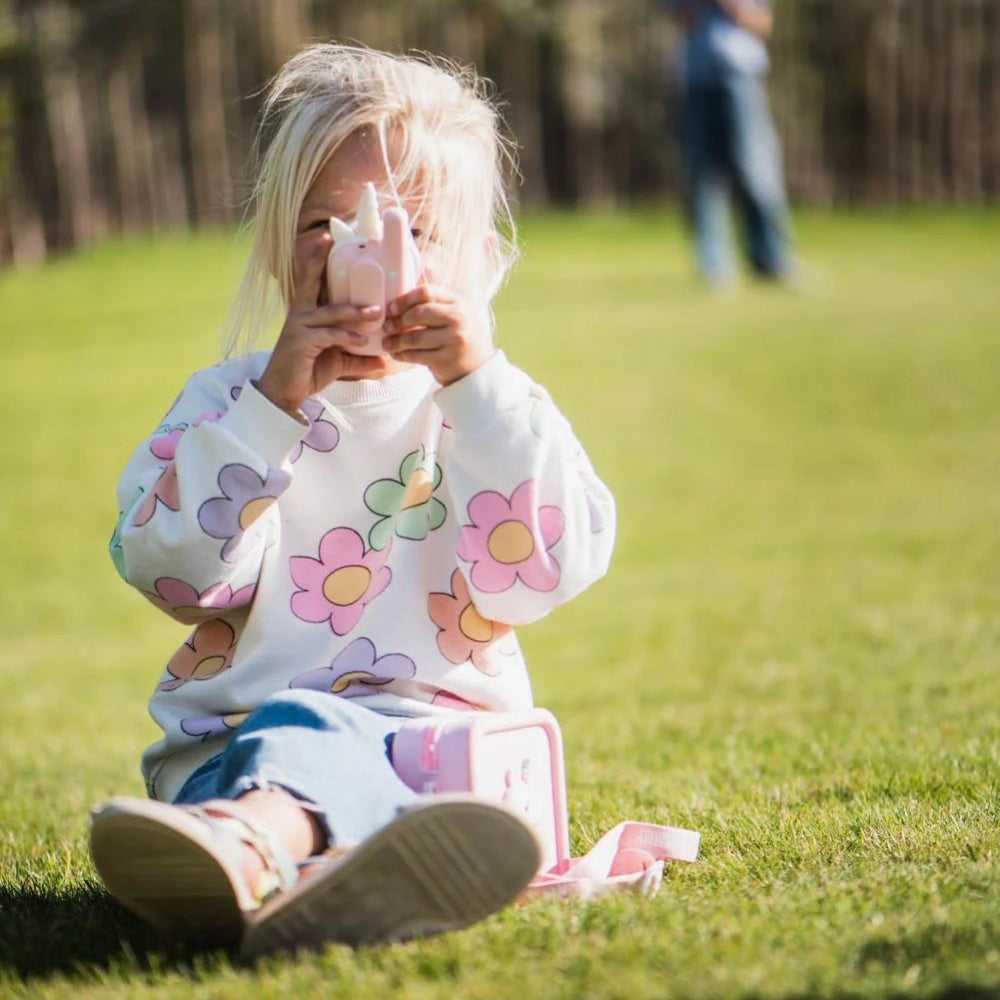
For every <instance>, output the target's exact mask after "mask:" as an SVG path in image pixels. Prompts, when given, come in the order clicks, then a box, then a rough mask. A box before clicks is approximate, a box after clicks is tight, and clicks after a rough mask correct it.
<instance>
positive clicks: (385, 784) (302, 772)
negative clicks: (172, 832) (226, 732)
mask: <svg viewBox="0 0 1000 1000" xmlns="http://www.w3.org/2000/svg"><path fill="white" fill-rule="evenodd" d="M402 722H403V720H402V719H399V718H393V717H390V716H385V715H379V714H378V713H377V712H373V711H372V710H371V709H368V708H363V707H362V706H360V705H357V704H355V703H354V702H352V701H351V700H350V699H348V698H340V697H337V696H336V695H333V694H326V693H324V692H321V691H307V690H295V691H285V692H282V693H281V694H278V695H275V696H274V697H273V698H271V699H269V700H268V701H266V702H264V704H262V705H261V706H260V707H259V708H257V709H256V710H255V711H254V712H252V713H251V714H250V715H249V716H248V717H247V718H246V720H245V721H244V722H243V723H242V724H241V725H240V726H239V728H237V730H236V731H235V732H234V733H233V735H232V736H231V737H230V740H229V742H228V743H227V744H226V747H225V749H224V750H223V751H222V752H221V753H219V754H217V755H216V756H214V757H212V758H210V759H209V760H207V761H206V762H205V763H204V764H202V765H201V767H199V768H198V769H197V770H196V771H195V772H194V773H193V774H192V775H191V776H190V777H189V778H188V779H187V781H186V782H185V783H184V785H183V786H182V787H181V790H180V792H178V794H177V797H176V798H175V799H174V803H175V804H176V805H194V804H196V803H199V802H205V801H207V800H208V799H235V798H239V796H240V795H243V794H245V793H246V792H249V791H252V790H253V789H258V788H280V789H283V790H284V791H286V792H288V793H290V794H291V795H293V796H294V797H295V798H297V799H298V800H299V801H300V802H301V803H302V805H303V807H304V808H306V809H308V810H310V811H311V812H313V813H314V814H315V816H316V818H317V820H318V821H319V824H320V826H321V828H323V830H324V831H325V832H326V835H327V838H328V842H329V844H331V845H332V844H336V843H339V844H354V843H360V842H361V841H363V840H365V839H366V838H367V837H369V836H370V835H371V834H372V833H374V832H375V831H376V830H378V829H380V828H381V827H383V826H385V825H386V824H387V823H389V822H391V821H392V820H393V819H394V818H395V817H396V816H397V814H398V813H399V810H400V809H401V808H404V807H406V806H407V805H410V804H412V803H413V802H414V801H415V799H416V794H415V793H414V792H412V791H411V790H410V789H409V787H407V786H406V785H405V784H404V783H403V782H402V781H401V780H400V779H399V777H398V776H397V775H396V772H395V771H394V770H393V768H392V763H391V760H390V756H389V752H390V749H391V744H392V737H393V736H394V735H395V733H396V732H397V730H398V729H399V727H400V725H401V724H402Z"/></svg>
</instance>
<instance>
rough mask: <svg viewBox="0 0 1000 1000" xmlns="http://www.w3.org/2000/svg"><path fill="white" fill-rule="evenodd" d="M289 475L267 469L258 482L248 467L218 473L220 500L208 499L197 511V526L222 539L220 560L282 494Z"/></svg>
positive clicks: (229, 554) (227, 557)
mask: <svg viewBox="0 0 1000 1000" xmlns="http://www.w3.org/2000/svg"><path fill="white" fill-rule="evenodd" d="M291 481H292V480H291V476H289V475H288V473H287V472H282V471H281V470H280V469H271V470H270V471H269V472H268V474H267V478H266V479H262V478H261V477H260V476H259V475H258V474H257V473H256V472H255V471H254V470H253V469H251V468H250V466H248V465H239V464H233V465H225V466H223V467H222V470H221V471H220V472H219V489H220V490H222V496H221V497H212V499H211V500H206V501H205V502H204V503H203V504H202V505H201V507H199V508H198V523H199V524H200V525H201V528H202V531H204V532H205V534H206V535H211V536H212V538H224V539H225V540H226V544H225V545H223V546H222V558H223V559H225V560H226V561H227V562H229V561H230V560H231V559H232V558H233V557H234V551H235V549H236V548H237V546H238V545H239V544H240V542H241V541H242V540H243V534H244V532H245V531H246V530H247V529H248V528H249V527H250V526H251V525H252V524H253V523H254V521H256V520H257V518H259V517H260V516H261V515H262V514H263V513H264V512H265V511H266V510H267V509H268V508H269V507H270V506H271V505H272V504H273V503H274V502H275V501H276V500H277V499H278V496H279V495H280V494H281V493H283V492H284V490H285V488H286V487H287V486H288V484H289V483H290V482H291Z"/></svg>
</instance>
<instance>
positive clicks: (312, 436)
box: [288, 399, 340, 462]
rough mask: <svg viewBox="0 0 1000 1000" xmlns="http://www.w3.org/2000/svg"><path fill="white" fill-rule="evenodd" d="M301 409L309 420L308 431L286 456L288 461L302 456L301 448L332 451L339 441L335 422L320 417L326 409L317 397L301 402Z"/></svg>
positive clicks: (295, 460) (296, 459) (293, 460)
mask: <svg viewBox="0 0 1000 1000" xmlns="http://www.w3.org/2000/svg"><path fill="white" fill-rule="evenodd" d="M301 410H302V412H303V414H305V418H306V420H308V421H309V431H308V433H307V434H306V436H305V437H304V438H303V439H302V440H301V441H300V442H299V444H298V446H297V447H296V448H295V449H294V450H293V451H292V453H291V455H289V456H288V459H289V461H290V462H297V461H298V460H299V459H300V458H301V457H302V449H303V448H311V449H312V450H313V451H324V452H325V451H333V449H334V448H336V447H337V445H338V444H339V443H340V431H339V430H337V427H336V425H335V424H331V423H330V421H329V420H323V419H322V417H323V414H324V413H325V412H326V410H325V409H324V407H323V404H322V403H321V402H320V401H319V400H318V399H307V400H306V401H305V402H304V403H303V404H302V406H301Z"/></svg>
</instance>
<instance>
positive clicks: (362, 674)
mask: <svg viewBox="0 0 1000 1000" xmlns="http://www.w3.org/2000/svg"><path fill="white" fill-rule="evenodd" d="M374 677H375V675H374V674H373V673H371V672H370V671H368V670H349V671H348V672H347V673H346V674H341V675H340V676H339V677H338V678H337V679H336V680H335V681H334V682H333V683H332V684H331V685H330V690H331V691H332V692H333V693H334V694H340V692H341V691H346V690H347V689H348V688H349V687H350V686H351V682H352V681H362V680H372V679H374Z"/></svg>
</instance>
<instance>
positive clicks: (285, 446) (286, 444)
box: [220, 379, 309, 468]
mask: <svg viewBox="0 0 1000 1000" xmlns="http://www.w3.org/2000/svg"><path fill="white" fill-rule="evenodd" d="M220 423H222V424H223V425H224V426H225V428H226V430H228V431H229V433H230V434H232V435H233V436H234V437H236V438H238V439H239V440H240V441H243V442H244V443H245V444H246V445H247V447H249V448H252V449H253V450H254V451H256V452H257V453H258V454H259V455H260V456H261V457H262V458H263V459H264V460H265V461H266V462H267V464H268V466H270V467H271V468H277V467H278V466H280V465H281V463H282V462H283V461H284V460H285V458H286V457H287V455H288V453H289V452H290V451H291V450H292V449H293V448H294V447H295V446H296V445H297V444H298V443H299V442H300V441H301V440H302V439H303V438H304V437H305V436H306V435H307V434H308V433H309V425H308V424H300V423H299V422H298V421H297V420H296V419H295V418H294V417H292V416H290V415H289V414H287V413H285V411H284V410H279V409H278V407H277V406H275V405H274V403H272V402H271V401H270V400H269V399H268V398H267V397H266V396H264V395H263V394H262V393H261V392H260V390H259V389H257V387H256V386H255V385H254V384H253V383H252V382H251V381H250V380H249V379H248V380H247V381H246V382H245V383H244V384H243V391H242V392H241V393H240V396H239V399H237V400H236V401H235V402H234V403H233V405H232V406H231V407H230V408H229V410H228V412H227V413H226V415H225V416H224V417H223V418H222V420H221V421H220Z"/></svg>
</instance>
